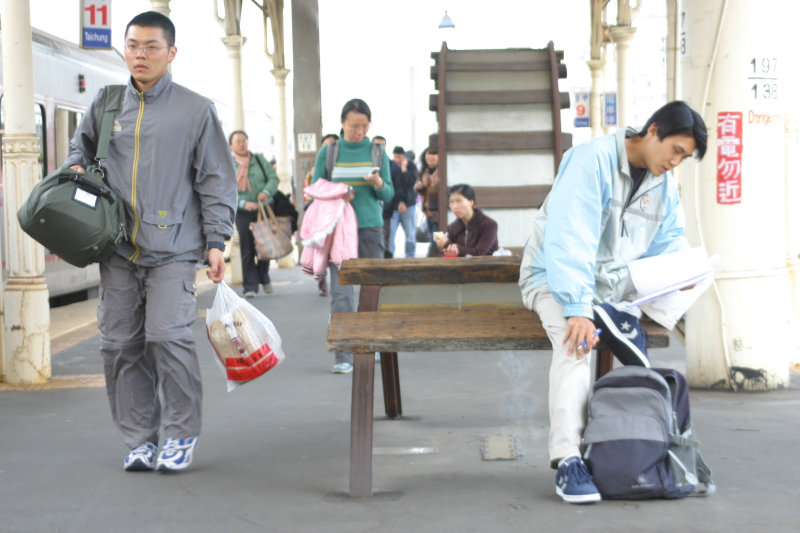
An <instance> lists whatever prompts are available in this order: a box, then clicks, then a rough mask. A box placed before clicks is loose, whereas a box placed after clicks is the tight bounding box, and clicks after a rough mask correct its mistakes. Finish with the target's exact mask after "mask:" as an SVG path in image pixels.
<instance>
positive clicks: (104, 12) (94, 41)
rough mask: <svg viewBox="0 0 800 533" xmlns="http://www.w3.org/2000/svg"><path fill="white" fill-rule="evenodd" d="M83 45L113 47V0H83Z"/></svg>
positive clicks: (102, 47)
mask: <svg viewBox="0 0 800 533" xmlns="http://www.w3.org/2000/svg"><path fill="white" fill-rule="evenodd" d="M81 46H82V47H83V48H99V49H106V48H111V0H81Z"/></svg>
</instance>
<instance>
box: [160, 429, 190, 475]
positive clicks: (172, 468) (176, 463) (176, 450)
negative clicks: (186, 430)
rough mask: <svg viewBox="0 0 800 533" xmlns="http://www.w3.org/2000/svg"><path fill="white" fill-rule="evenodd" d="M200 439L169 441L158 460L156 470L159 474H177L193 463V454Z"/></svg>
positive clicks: (165, 442)
mask: <svg viewBox="0 0 800 533" xmlns="http://www.w3.org/2000/svg"><path fill="white" fill-rule="evenodd" d="M197 440H198V437H189V438H188V439H167V440H166V441H164V446H162V447H161V452H160V453H159V454H158V459H156V470H158V471H159V472H176V471H178V470H183V469H185V468H186V467H188V466H189V464H191V462H192V453H193V452H194V449H195V448H197Z"/></svg>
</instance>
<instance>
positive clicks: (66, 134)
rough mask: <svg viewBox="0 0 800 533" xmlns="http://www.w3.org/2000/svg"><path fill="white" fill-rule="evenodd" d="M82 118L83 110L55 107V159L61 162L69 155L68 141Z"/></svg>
mask: <svg viewBox="0 0 800 533" xmlns="http://www.w3.org/2000/svg"><path fill="white" fill-rule="evenodd" d="M82 118H83V111H78V110H76V109H70V108H67V107H58V108H56V161H58V164H59V165H60V164H62V163H63V162H64V161H65V160H66V159H67V156H68V155H69V141H70V140H71V139H72V136H73V135H74V134H75V130H76V129H78V124H80V122H81V119H82Z"/></svg>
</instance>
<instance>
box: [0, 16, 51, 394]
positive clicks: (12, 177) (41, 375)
mask: <svg viewBox="0 0 800 533" xmlns="http://www.w3.org/2000/svg"><path fill="white" fill-rule="evenodd" d="M0 10H1V11H0V18H2V21H3V32H2V33H3V35H2V38H3V56H2V59H3V65H2V68H3V79H4V80H6V82H5V83H4V86H3V90H4V97H3V98H4V99H3V108H4V110H5V131H4V132H3V143H2V150H3V196H4V204H5V205H4V209H3V217H4V222H5V242H6V243H7V246H6V268H7V269H8V280H7V281H6V285H5V290H4V292H3V341H4V342H3V348H4V353H3V357H2V362H3V364H2V365H0V371H1V372H0V373H2V374H3V375H4V380H5V381H6V382H8V383H14V384H23V383H24V384H29V383H44V382H46V381H47V380H49V379H50V333H49V329H50V307H49V303H48V298H49V295H48V292H47V285H46V284H45V279H44V248H42V246H41V245H39V244H38V243H36V242H35V241H34V240H33V239H31V238H30V237H28V236H27V235H25V234H24V233H23V232H22V230H21V229H20V227H19V222H18V221H17V210H19V207H20V205H22V203H23V202H24V201H25V199H26V198H27V197H28V196H29V195H30V192H31V190H32V189H33V186H34V185H35V184H36V183H37V182H38V181H39V180H40V179H41V172H42V171H41V167H40V166H39V138H38V136H37V135H36V133H35V131H36V130H35V126H34V114H33V110H34V103H33V49H32V42H31V22H30V5H29V3H28V0H2V3H1V4H0ZM12 80H13V81H12Z"/></svg>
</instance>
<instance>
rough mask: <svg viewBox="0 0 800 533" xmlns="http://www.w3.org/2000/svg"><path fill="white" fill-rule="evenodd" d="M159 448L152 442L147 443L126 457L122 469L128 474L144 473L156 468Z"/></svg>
mask: <svg viewBox="0 0 800 533" xmlns="http://www.w3.org/2000/svg"><path fill="white" fill-rule="evenodd" d="M157 451H158V448H156V445H155V444H153V443H152V442H145V443H144V444H142V445H141V446H139V447H138V448H134V449H132V450H131V451H130V453H129V454H128V455H126V456H125V462H124V463H123V465H122V467H123V468H124V469H125V470H126V471H128V472H142V471H147V470H152V469H153V468H155V460H156V452H157Z"/></svg>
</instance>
